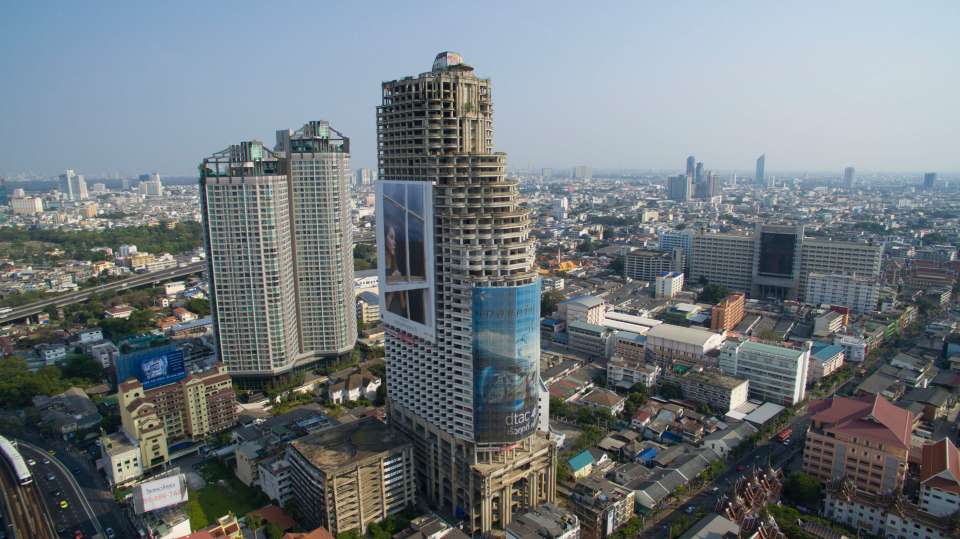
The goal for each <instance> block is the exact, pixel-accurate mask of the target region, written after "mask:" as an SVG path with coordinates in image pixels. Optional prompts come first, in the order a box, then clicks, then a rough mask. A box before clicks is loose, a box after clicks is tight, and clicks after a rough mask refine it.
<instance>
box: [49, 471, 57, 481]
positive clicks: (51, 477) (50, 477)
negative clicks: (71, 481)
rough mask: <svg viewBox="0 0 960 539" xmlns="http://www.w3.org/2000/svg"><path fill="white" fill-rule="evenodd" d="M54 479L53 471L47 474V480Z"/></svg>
mask: <svg viewBox="0 0 960 539" xmlns="http://www.w3.org/2000/svg"><path fill="white" fill-rule="evenodd" d="M56 479H57V476H55V475H53V473H48V474H47V481H56Z"/></svg>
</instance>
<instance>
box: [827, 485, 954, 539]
mask: <svg viewBox="0 0 960 539" xmlns="http://www.w3.org/2000/svg"><path fill="white" fill-rule="evenodd" d="M823 516H825V517H826V518H828V519H830V520H832V521H834V522H839V523H840V524H844V525H846V526H848V527H850V528H851V529H854V530H864V531H866V532H867V533H869V534H870V535H871V536H874V537H891V538H894V537H897V538H899V537H920V538H923V539H948V538H952V537H956V535H955V534H954V533H953V530H954V527H953V525H952V524H951V522H950V519H948V518H946V517H938V516H935V515H933V514H930V513H927V512H925V511H924V510H922V509H921V508H920V507H918V506H916V505H914V504H913V503H911V502H909V501H907V500H905V499H904V498H903V497H901V496H898V495H893V494H880V493H877V492H876V491H870V490H866V491H865V490H861V489H857V488H856V487H855V486H854V485H853V483H852V482H849V481H838V482H835V483H834V484H831V485H830V486H829V488H827V492H826V496H825V498H824V501H823Z"/></svg>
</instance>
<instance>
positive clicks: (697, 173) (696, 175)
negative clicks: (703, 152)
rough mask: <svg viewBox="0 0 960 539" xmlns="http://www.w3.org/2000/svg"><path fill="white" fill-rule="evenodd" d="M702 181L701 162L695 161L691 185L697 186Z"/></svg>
mask: <svg viewBox="0 0 960 539" xmlns="http://www.w3.org/2000/svg"><path fill="white" fill-rule="evenodd" d="M702 180H703V161H697V166H696V167H695V168H694V169H693V183H695V184H698V183H700V182H701V181H702Z"/></svg>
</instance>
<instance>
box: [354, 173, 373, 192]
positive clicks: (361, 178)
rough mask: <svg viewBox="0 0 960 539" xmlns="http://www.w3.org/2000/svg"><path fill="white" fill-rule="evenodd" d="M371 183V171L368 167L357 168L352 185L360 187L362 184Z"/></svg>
mask: <svg viewBox="0 0 960 539" xmlns="http://www.w3.org/2000/svg"><path fill="white" fill-rule="evenodd" d="M372 183H373V171H372V170H370V169H369V168H358V169H357V175H356V177H355V178H354V182H353V185H354V187H357V188H360V187H363V186H364V185H370V184H372Z"/></svg>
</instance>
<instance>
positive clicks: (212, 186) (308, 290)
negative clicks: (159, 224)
mask: <svg viewBox="0 0 960 539" xmlns="http://www.w3.org/2000/svg"><path fill="white" fill-rule="evenodd" d="M350 175H351V174H350V158H349V139H347V138H346V137H344V136H342V135H341V134H340V133H339V132H337V131H335V130H334V129H332V128H330V126H329V124H327V123H326V122H310V123H308V124H306V125H305V126H304V127H303V128H302V129H301V130H299V131H296V132H291V131H289V130H283V131H278V132H277V146H276V148H275V149H274V150H273V151H271V150H269V149H267V148H266V147H264V145H263V144H262V143H261V142H258V141H251V142H242V143H240V144H236V145H233V146H231V147H230V148H228V149H226V150H224V151H222V152H219V153H217V154H215V155H213V156H212V157H210V158H207V159H205V160H204V162H203V165H202V171H201V178H200V185H201V203H202V206H203V215H204V227H205V229H206V240H207V260H208V263H209V276H210V284H211V290H212V292H213V294H212V298H213V307H214V329H215V331H216V335H217V344H218V347H219V351H220V356H221V359H222V360H223V362H224V364H225V365H226V366H227V369H228V370H229V372H230V374H231V375H232V376H233V377H234V379H235V380H236V381H237V383H238V385H241V386H248V387H258V386H262V385H263V384H265V383H267V382H269V381H270V380H271V379H274V378H276V377H279V376H283V375H287V374H291V373H295V372H302V371H305V370H308V369H310V368H311V367H313V366H315V365H316V364H317V363H318V362H321V361H324V360H335V359H337V358H339V357H344V356H346V355H347V354H349V353H350V352H351V351H352V349H353V345H354V343H355V341H356V337H357V328H356V317H355V316H354V314H353V313H354V309H355V307H354V295H353V255H352V252H351V250H352V243H353V241H352V229H351V226H350V215H349V205H348V204H347V201H348V200H349V181H350Z"/></svg>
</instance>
